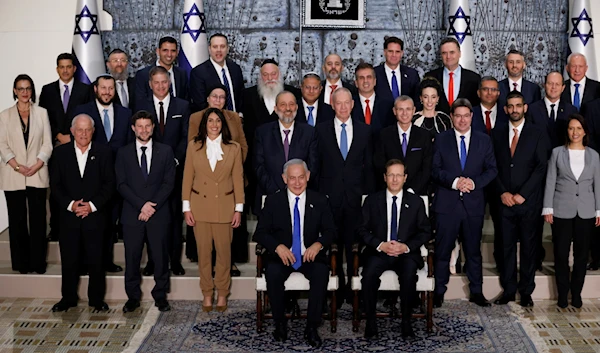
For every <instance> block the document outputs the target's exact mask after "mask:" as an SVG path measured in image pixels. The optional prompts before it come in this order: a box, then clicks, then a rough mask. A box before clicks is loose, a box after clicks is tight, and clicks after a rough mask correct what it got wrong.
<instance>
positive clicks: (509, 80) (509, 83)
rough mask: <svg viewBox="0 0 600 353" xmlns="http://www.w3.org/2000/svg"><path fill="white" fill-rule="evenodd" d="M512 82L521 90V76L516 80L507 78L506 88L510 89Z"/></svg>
mask: <svg viewBox="0 0 600 353" xmlns="http://www.w3.org/2000/svg"><path fill="white" fill-rule="evenodd" d="M513 83H516V84H517V86H518V87H519V88H520V89H521V90H523V76H521V77H519V79H518V80H516V81H514V80H512V79H511V78H510V77H509V78H508V88H509V89H510V90H512V88H513V87H514V85H513Z"/></svg>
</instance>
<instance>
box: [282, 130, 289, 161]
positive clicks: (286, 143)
mask: <svg viewBox="0 0 600 353" xmlns="http://www.w3.org/2000/svg"><path fill="white" fill-rule="evenodd" d="M283 133H284V134H285V139H284V140H283V153H284V154H285V161H286V162H287V161H288V157H289V156H290V140H289V139H288V136H289V135H290V130H283Z"/></svg>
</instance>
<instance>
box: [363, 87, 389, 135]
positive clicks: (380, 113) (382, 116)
mask: <svg viewBox="0 0 600 353" xmlns="http://www.w3.org/2000/svg"><path fill="white" fill-rule="evenodd" d="M352 98H353V99H354V108H352V120H353V121H360V122H362V123H364V122H365V111H364V110H363V107H362V104H361V103H360V97H359V96H358V95H354V96H353V97H352ZM369 107H370V108H371V125H370V126H371V133H372V134H373V136H374V137H377V136H379V132H380V131H381V129H383V128H385V127H387V126H390V125H393V124H394V123H395V122H396V116H395V115H394V111H393V108H394V100H393V99H391V96H390V97H385V96H380V95H378V94H377V93H375V103H373V102H369Z"/></svg>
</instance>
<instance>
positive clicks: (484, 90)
mask: <svg viewBox="0 0 600 353" xmlns="http://www.w3.org/2000/svg"><path fill="white" fill-rule="evenodd" d="M480 90H481V91H483V92H486V93H489V92H491V93H494V92H498V91H500V90H499V89H497V88H494V87H481V88H480Z"/></svg>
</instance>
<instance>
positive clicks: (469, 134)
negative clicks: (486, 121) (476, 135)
mask: <svg viewBox="0 0 600 353" xmlns="http://www.w3.org/2000/svg"><path fill="white" fill-rule="evenodd" d="M454 135H456V139H457V140H459V139H460V137H461V136H464V137H465V139H470V138H471V128H469V131H467V132H465V133H464V134H461V133H460V132H458V131H456V129H454Z"/></svg>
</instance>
